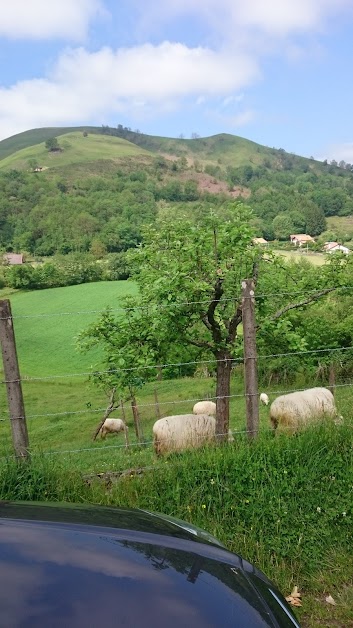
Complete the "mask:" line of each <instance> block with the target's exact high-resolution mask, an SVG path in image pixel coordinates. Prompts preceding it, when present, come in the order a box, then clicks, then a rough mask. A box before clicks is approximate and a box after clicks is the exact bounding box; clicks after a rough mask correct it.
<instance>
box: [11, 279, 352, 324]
mask: <svg viewBox="0 0 353 628" xmlns="http://www.w3.org/2000/svg"><path fill="white" fill-rule="evenodd" d="M322 290H332V291H333V290H337V291H339V290H353V286H331V287H326V288H322V289H318V288H315V289H312V290H308V289H307V288H302V289H301V290H294V291H288V292H286V291H284V292H274V293H271V292H270V293H263V294H255V295H254V296H251V297H241V295H240V294H239V295H236V296H234V297H230V298H227V297H224V298H223V297H222V298H221V299H212V295H210V297H209V298H208V299H207V300H201V301H180V302H175V301H172V302H167V303H159V304H158V309H160V308H168V307H174V308H175V307H186V306H189V305H209V304H210V303H211V302H212V303H214V302H219V303H227V302H239V299H241V298H245V299H250V298H251V299H253V298H255V299H264V298H273V297H282V296H298V295H300V294H305V295H309V294H311V295H314V294H320V293H321V292H322ZM152 307H153V306H151V305H150V304H149V305H136V306H126V307H118V308H109V312H131V311H135V310H136V311H138V310H151V309H152ZM107 310H108V308H106V309H103V310H78V311H73V312H43V313H39V314H19V315H15V316H12V317H11V318H12V319H13V320H18V319H23V318H52V317H59V316H83V315H92V314H104V313H106V312H107ZM7 318H8V317H2V318H1V317H0V320H7Z"/></svg>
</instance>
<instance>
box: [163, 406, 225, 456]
mask: <svg viewBox="0 0 353 628" xmlns="http://www.w3.org/2000/svg"><path fill="white" fill-rule="evenodd" d="M152 431H153V441H154V450H155V452H156V454H157V456H159V455H161V454H166V453H169V452H171V451H183V450H184V449H192V448H196V447H202V446H203V445H205V444H206V443H210V442H213V441H214V440H215V436H216V419H215V418H214V417H211V416H209V415H207V414H197V415H195V414H178V415H175V416H168V417H165V418H164V419H159V420H158V421H156V422H155V424H154V426H153V430H152ZM233 440H234V439H233V436H232V433H231V431H230V430H229V432H228V442H231V441H233Z"/></svg>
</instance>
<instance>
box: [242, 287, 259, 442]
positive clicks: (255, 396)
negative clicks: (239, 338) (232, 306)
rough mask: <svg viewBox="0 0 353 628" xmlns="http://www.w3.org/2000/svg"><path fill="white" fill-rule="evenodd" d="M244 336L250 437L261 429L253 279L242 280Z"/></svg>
mask: <svg viewBox="0 0 353 628" xmlns="http://www.w3.org/2000/svg"><path fill="white" fill-rule="evenodd" d="M242 289H243V294H242V302H243V338H244V366H245V398H246V427H247V430H248V435H249V437H250V438H255V437H256V436H257V433H258V430H259V391H258V383H257V352H256V326H255V289H254V281H253V279H246V280H245V281H243V282H242Z"/></svg>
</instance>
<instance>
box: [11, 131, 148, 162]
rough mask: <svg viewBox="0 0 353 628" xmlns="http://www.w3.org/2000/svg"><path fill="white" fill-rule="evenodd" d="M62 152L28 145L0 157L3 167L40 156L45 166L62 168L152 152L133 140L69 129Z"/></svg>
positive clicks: (38, 145)
mask: <svg viewBox="0 0 353 628" xmlns="http://www.w3.org/2000/svg"><path fill="white" fill-rule="evenodd" d="M59 144H60V146H61V147H62V148H63V151H62V152H58V153H57V152H48V150H47V149H46V148H45V144H44V143H43V142H42V143H41V144H36V145H34V146H28V147H27V148H23V149H22V150H19V151H17V152H14V153H13V154H12V155H10V156H8V157H5V158H4V159H2V160H1V161H0V169H9V168H18V169H23V168H26V169H28V160H29V159H36V160H37V162H38V164H39V165H40V166H42V167H43V168H52V167H56V168H60V167H63V166H68V165H73V164H80V163H87V162H93V161H96V160H100V159H105V160H113V161H114V160H118V159H121V158H122V157H131V156H140V155H148V153H147V151H145V150H144V149H143V148H140V147H138V146H136V145H135V144H131V142H127V141H126V140H123V139H120V138H118V137H110V136H107V135H97V134H89V135H88V136H87V137H84V136H83V134H82V133H79V132H73V133H66V134H65V135H62V136H61V137H60V141H59Z"/></svg>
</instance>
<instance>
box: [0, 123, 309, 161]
mask: <svg viewBox="0 0 353 628" xmlns="http://www.w3.org/2000/svg"><path fill="white" fill-rule="evenodd" d="M86 128H87V130H88V132H89V134H88V138H84V139H85V141H86V140H87V139H89V138H91V140H92V138H97V137H98V138H99V139H100V140H102V141H103V144H102V146H101V148H102V150H101V151H99V144H96V150H95V151H94V154H93V159H114V157H116V155H114V154H113V155H111V153H110V150H108V151H107V154H105V151H104V147H105V144H104V142H105V141H106V140H108V142H109V140H113V141H114V140H115V141H118V142H126V140H120V139H119V138H113V137H111V136H109V135H98V136H97V134H99V133H100V132H101V129H100V127H86ZM84 129H85V127H73V128H71V129H70V128H64V127H63V128H49V129H46V128H43V129H33V130H31V131H26V132H25V133H20V134H18V135H14V136H13V137H10V138H8V139H6V140H3V141H2V142H0V167H16V168H19V167H24V165H23V163H24V161H25V162H26V161H27V160H28V159H29V158H35V159H37V160H38V161H40V165H52V162H50V161H49V162H48V164H47V163H44V158H45V157H46V151H45V149H44V148H43V146H41V148H40V151H39V153H38V144H40V143H42V144H43V145H44V142H45V140H46V139H48V138H49V137H53V136H55V137H59V138H60V139H59V143H60V144H62V143H63V142H64V138H63V137H62V136H63V134H66V135H67V134H69V135H71V134H72V133H71V132H73V133H74V134H75V135H77V136H78V137H79V138H81V137H82V131H83V130H84ZM126 139H127V140H129V142H127V143H125V146H126V151H127V150H128V149H127V146H129V147H130V151H131V152H130V153H129V154H131V155H139V154H147V153H146V152H144V151H149V152H150V153H159V154H163V155H166V156H168V155H170V156H173V157H181V156H185V157H187V158H189V159H190V160H198V161H199V162H201V163H202V164H203V165H205V164H207V163H210V164H215V165H217V164H220V165H221V166H223V167H224V166H227V165H232V166H235V167H237V166H241V165H245V164H249V163H252V164H254V165H258V164H261V163H262V162H263V160H264V159H265V158H266V159H267V160H269V161H270V162H271V163H273V164H275V162H276V161H277V159H278V151H276V150H275V149H273V148H268V147H266V146H262V145H260V144H257V143H255V142H252V141H250V140H247V139H245V138H242V137H239V136H236V135H229V134H226V133H222V134H219V135H214V136H211V137H205V138H198V139H194V140H191V139H177V138H167V137H157V136H152V135H144V134H136V133H133V132H130V133H127V135H126ZM70 141H71V140H70ZM87 144H88V142H87ZM87 144H86V147H87ZM121 146H122V144H121ZM132 147H134V148H132ZM21 149H22V150H21ZM23 149H30V150H28V151H27V150H25V152H23ZM17 151H20V152H17ZM134 151H135V152H134ZM71 152H72V149H71ZM126 154H127V152H122V154H121V155H119V156H123V155H126ZM67 158H68V156H67ZM298 159H300V160H302V161H303V162H308V161H309V160H307V159H305V158H304V157H298ZM54 160H55V163H56V164H58V165H60V166H61V165H65V163H67V162H66V161H65V155H61V156H58V155H54V156H53V161H54ZM60 160H62V161H60ZM79 161H80V159H75V160H74V161H69V162H68V163H78V162H79ZM82 161H86V162H87V161H92V158H91V157H89V158H88V159H86V158H84V155H83V159H82ZM42 162H43V163H42ZM311 163H313V162H312V161H311ZM25 166H27V163H25Z"/></svg>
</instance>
